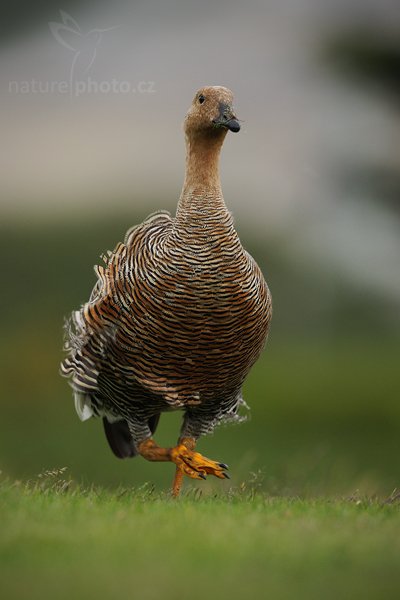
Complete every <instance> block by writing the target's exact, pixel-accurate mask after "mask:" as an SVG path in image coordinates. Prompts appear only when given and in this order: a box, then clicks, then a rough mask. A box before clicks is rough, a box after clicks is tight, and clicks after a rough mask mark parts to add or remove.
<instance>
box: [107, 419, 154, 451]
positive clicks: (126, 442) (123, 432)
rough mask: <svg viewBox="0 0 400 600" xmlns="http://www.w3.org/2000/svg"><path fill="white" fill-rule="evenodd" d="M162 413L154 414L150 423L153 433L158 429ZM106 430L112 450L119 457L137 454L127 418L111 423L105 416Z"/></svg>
mask: <svg viewBox="0 0 400 600" xmlns="http://www.w3.org/2000/svg"><path fill="white" fill-rule="evenodd" d="M159 420H160V415H159V414H158V415H153V416H152V417H151V418H150V419H149V421H148V423H149V427H150V430H151V433H154V432H155V430H156V429H157V425H158V421H159ZM103 425H104V432H105V434H106V438H107V441H108V443H109V446H110V448H111V450H112V451H113V452H114V454H115V456H117V457H118V458H132V457H133V456H137V454H138V452H137V450H136V448H135V444H134V442H133V438H132V435H131V432H130V431H129V427H128V423H127V421H125V419H121V420H120V421H115V422H114V423H110V422H109V421H108V419H107V417H103Z"/></svg>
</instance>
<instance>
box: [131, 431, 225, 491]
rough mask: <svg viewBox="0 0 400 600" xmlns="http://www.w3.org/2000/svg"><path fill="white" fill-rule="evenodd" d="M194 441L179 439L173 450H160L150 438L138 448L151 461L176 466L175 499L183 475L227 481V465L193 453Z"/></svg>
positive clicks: (191, 439) (173, 489)
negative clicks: (211, 476)
mask: <svg viewBox="0 0 400 600" xmlns="http://www.w3.org/2000/svg"><path fill="white" fill-rule="evenodd" d="M195 444H196V442H195V440H194V439H193V438H181V439H180V440H179V442H178V444H177V446H174V447H173V448H161V447H160V446H157V444H156V443H155V442H154V440H152V439H151V438H150V439H148V440H145V441H144V442H142V443H141V444H139V446H138V450H139V453H140V454H141V455H142V456H143V458H146V459H147V460H151V461H162V462H168V461H171V462H173V463H175V464H176V473H175V478H174V483H173V488H172V495H173V496H174V497H175V498H176V497H177V496H178V495H179V492H180V490H181V486H182V480H183V475H187V476H188V477H191V478H192V479H206V476H207V475H215V477H219V478H220V479H229V475H228V473H226V470H227V468H228V466H227V465H225V464H224V463H220V462H215V461H214V460H210V459H209V458H206V457H205V456H202V455H201V454H199V453H198V452H194V447H195Z"/></svg>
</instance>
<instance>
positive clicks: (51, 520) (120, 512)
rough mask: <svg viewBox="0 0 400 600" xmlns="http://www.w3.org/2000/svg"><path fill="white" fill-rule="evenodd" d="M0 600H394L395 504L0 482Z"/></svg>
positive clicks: (54, 479)
mask: <svg viewBox="0 0 400 600" xmlns="http://www.w3.org/2000/svg"><path fill="white" fill-rule="evenodd" d="M0 506H1V511H0V514H1V521H2V523H1V539H0V561H1V583H0V593H1V597H2V598H5V599H7V600H13V599H22V598H30V599H31V600H36V599H39V598H40V599H41V600H46V599H47V598H54V597H57V599H58V600H63V599H64V598H65V599H68V600H70V598H77V599H80V598H85V599H88V600H90V599H91V598H101V599H102V600H107V599H108V598H110V599H111V598H118V597H121V596H123V597H126V598H140V599H143V600H153V599H154V600H156V599H157V600H158V599H162V600H169V599H171V600H179V599H186V598H191V599H193V600H197V599H199V600H200V599H201V600H202V599H203V598H212V599H214V598H218V599H221V600H222V599H224V598H227V599H230V600H233V599H235V598H240V599H242V598H259V597H262V598H273V599H280V598H318V599H319V598H321V599H322V598H324V599H325V598H328V599H330V598H332V599H335V600H336V599H339V598H363V599H364V598H377V599H378V598H386V599H390V598H398V590H399V586H400V504H399V502H398V499H397V498H396V497H395V496H394V495H393V496H392V497H391V498H389V499H388V500H386V501H378V500H377V499H367V498H362V497H358V496H356V497H352V498H347V499H330V500H327V499H322V498H320V499H318V500H307V501H306V500H301V499H298V498H282V497H269V496H266V495H265V494H264V493H261V492H260V491H259V490H258V488H257V482H256V481H255V482H254V483H253V484H247V485H246V484H244V485H242V486H241V489H236V490H235V489H227V490H226V492H221V493H219V494H218V495H215V494H211V495H202V494H201V493H200V492H199V491H198V490H196V489H188V490H187V491H186V493H185V494H184V495H183V497H182V498H181V499H180V500H178V501H174V500H172V499H170V498H169V497H168V495H166V494H163V493H159V492H154V490H153V489H152V488H151V487H148V486H144V487H142V488H140V489H137V490H136V491H135V490H133V489H128V488H126V489H119V490H117V491H114V492H109V491H106V490H104V489H101V488H98V489H96V488H92V489H83V488H82V486H77V485H75V484H73V483H72V482H71V481H69V480H68V478H66V474H65V473H57V472H54V473H50V474H46V475H44V476H42V477H39V478H37V479H36V480H34V481H31V482H29V483H27V484H26V483H25V484H22V483H19V484H15V483H14V484H11V483H9V482H3V484H2V485H1V487H0Z"/></svg>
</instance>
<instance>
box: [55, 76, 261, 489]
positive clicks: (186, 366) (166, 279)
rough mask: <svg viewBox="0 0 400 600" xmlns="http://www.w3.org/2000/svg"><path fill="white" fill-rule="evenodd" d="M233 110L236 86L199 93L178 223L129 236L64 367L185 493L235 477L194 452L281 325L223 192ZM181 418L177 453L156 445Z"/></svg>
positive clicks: (188, 127)
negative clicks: (273, 324)
mask: <svg viewBox="0 0 400 600" xmlns="http://www.w3.org/2000/svg"><path fill="white" fill-rule="evenodd" d="M202 99H203V100H202ZM231 102H232V96H231V92H230V91H229V90H227V89H226V88H221V87H207V88H203V89H202V90H200V91H199V92H198V93H197V94H196V96H195V99H194V101H193V104H192V107H191V109H190V111H189V113H188V115H187V117H186V121H185V132H186V139H187V165H186V179H185V183H184V187H183V191H182V195H181V198H180V201H179V204H178V209H177V214H176V217H175V218H172V217H171V216H170V215H169V213H167V212H164V211H163V212H159V213H155V214H153V215H151V216H150V217H148V218H147V219H146V220H145V221H144V222H143V223H142V224H140V225H138V226H136V227H133V228H132V229H130V230H129V231H128V233H127V234H126V237H125V241H124V243H119V244H118V245H117V247H116V248H115V250H114V251H113V252H109V253H108V254H107V256H105V257H103V260H104V263H105V264H104V265H103V266H98V267H95V270H96V272H97V276H98V281H97V284H96V285H95V287H94V289H93V292H92V294H91V296H90V299H89V302H87V303H86V304H85V305H84V306H83V307H82V308H81V309H80V310H78V311H76V312H74V313H73V315H72V318H71V320H70V321H69V322H68V325H67V336H66V350H67V351H68V357H67V358H66V359H65V360H64V361H63V363H62V367H61V369H62V373H63V374H64V375H66V376H70V377H71V385H72V387H73V390H74V395H75V404H76V408H77V411H78V414H79V416H80V418H81V419H83V420H84V419H86V418H89V417H90V416H92V415H94V416H103V420H104V426H105V431H106V435H107V439H108V441H109V443H110V446H111V448H112V449H113V451H114V453H115V454H116V455H117V456H119V457H121V458H122V457H125V456H133V455H134V454H136V453H137V452H140V453H141V454H142V455H143V456H145V458H148V459H149V460H173V461H174V462H175V463H176V464H177V476H176V480H175V487H174V490H175V494H177V493H178V491H179V487H180V480H181V473H182V472H185V473H186V474H188V475H190V476H191V477H197V478H199V477H204V476H205V474H208V473H212V474H214V475H217V476H218V477H224V476H225V477H226V476H227V474H226V465H222V463H213V461H208V462H209V463H210V464H206V462H207V460H208V459H204V457H201V455H198V454H197V453H194V452H193V451H192V450H193V447H194V443H195V440H197V438H198V437H199V436H200V435H202V434H204V433H207V432H209V431H212V429H213V428H214V426H215V425H216V424H217V423H218V422H220V421H222V420H225V419H237V418H238V416H237V411H238V408H239V406H240V404H242V403H243V400H242V395H241V387H242V384H243V381H244V379H245V377H246V375H247V374H248V372H249V370H250V368H251V367H252V365H253V364H254V362H255V361H256V360H257V358H258V356H259V354H260V352H261V351H262V349H263V346H264V344H265V341H266V337H267V332H268V327H269V323H270V319H271V296H270V294H269V290H268V287H267V284H266V283H265V281H264V278H263V276H262V273H261V271H260V269H259V268H258V266H257V264H256V263H255V261H254V260H253V259H252V257H251V256H250V255H249V254H248V253H247V252H246V251H245V250H244V249H243V247H242V245H241V243H240V240H239V238H238V235H237V234H236V231H235V229H234V226H233V220H232V217H231V215H230V213H229V212H228V210H227V209H226V206H225V203H224V200H223V197H222V192H221V188H220V183H219V175H218V158H219V152H220V148H221V146H222V143H223V140H224V137H225V135H226V133H227V131H228V129H230V130H232V131H238V130H239V124H238V122H237V120H236V117H235V116H234V114H233V110H232V108H231ZM176 409H182V410H184V412H185V416H184V422H183V427H182V431H181V438H180V442H181V443H180V445H178V446H177V447H176V448H181V450H180V451H179V452H178V451H176V452H175V450H176V448H175V449H160V448H158V447H157V446H156V445H155V443H154V442H153V441H152V440H151V436H152V434H153V433H154V431H155V428H156V426H157V423H158V418H159V415H160V413H161V412H164V411H168V410H176ZM182 448H183V450H182ZM163 451H164V452H163ZM190 452H191V455H190V456H188V453H190ZM192 455H193V456H192ZM196 457H197V458H196ZM198 457H201V458H202V459H204V461H206V462H204V461H203V463H202V462H201V459H200V458H198ZM211 463H213V466H210V465H211ZM215 465H219V467H215ZM221 465H222V466H221Z"/></svg>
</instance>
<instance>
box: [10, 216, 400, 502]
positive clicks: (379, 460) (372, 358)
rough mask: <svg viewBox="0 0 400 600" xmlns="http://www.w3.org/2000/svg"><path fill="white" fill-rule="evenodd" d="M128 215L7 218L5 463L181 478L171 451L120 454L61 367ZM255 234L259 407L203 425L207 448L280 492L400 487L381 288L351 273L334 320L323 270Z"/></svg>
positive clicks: (121, 477)
mask: <svg viewBox="0 0 400 600" xmlns="http://www.w3.org/2000/svg"><path fill="white" fill-rule="evenodd" d="M137 220H139V216H138V218H137ZM129 222H132V223H134V222H135V219H133V220H131V221H129V218H128V217H127V216H120V217H119V218H118V219H115V218H110V219H109V220H108V221H107V222H105V221H103V220H100V221H95V222H93V221H91V222H90V223H81V224H80V225H77V224H76V223H73V222H70V223H67V224H65V225H63V226H61V225H57V226H55V225H53V226H51V227H47V228H44V227H39V226H30V227H27V226H26V225H19V226H18V229H11V228H10V227H7V229H5V228H2V231H1V255H2V256H3V257H5V256H7V255H8V256H11V257H12V260H3V282H4V283H6V288H7V296H8V297H10V296H11V297H12V299H13V301H12V302H9V303H7V304H6V306H5V307H4V308H3V310H2V338H1V346H0V351H1V354H0V360H1V365H2V377H1V385H2V390H1V401H2V407H1V425H0V427H1V434H0V456H1V468H2V470H3V475H8V476H10V477H11V478H29V477H31V476H33V475H36V474H38V473H40V472H42V471H43V470H45V469H48V468H52V467H62V466H68V468H69V470H70V475H71V476H72V477H73V478H75V479H77V480H78V481H79V480H84V481H85V482H92V483H98V484H102V485H106V486H117V485H119V484H127V485H134V486H136V485H141V484H142V483H144V482H145V481H151V482H154V483H156V484H157V486H160V487H167V486H168V485H169V483H170V480H171V478H172V476H173V466H172V465H168V464H150V463H146V461H144V460H143V459H141V458H137V459H134V460H126V461H119V460H117V459H116V458H114V456H113V455H112V454H111V452H110V450H109V448H108V445H107V443H106V440H105V437H104V435H103V431H102V425H101V422H99V421H96V420H93V419H92V420H90V421H89V422H86V423H80V422H79V420H78V418H77V416H76V414H75V409H74V407H73V401H72V395H71V390H70V388H69V386H68V384H67V381H66V380H65V379H63V378H61V377H60V376H59V374H58V368H59V362H60V360H61V358H62V337H63V332H62V324H63V316H64V315H67V314H68V313H69V311H70V309H71V307H77V306H79V305H80V303H81V302H83V301H84V300H85V298H87V296H88V293H89V291H90V289H91V286H92V284H93V283H94V281H95V275H94V273H93V272H92V270H91V267H90V265H92V264H94V263H96V261H97V260H98V254H99V249H107V248H112V247H113V244H114V241H115V240H118V239H121V238H122V237H123V233H124V231H125V229H126V225H127V223H129ZM242 237H243V238H244V242H245V244H246V241H247V242H248V243H247V244H246V246H247V248H248V249H249V250H251V251H252V253H253V254H254V255H255V256H256V257H257V258H258V259H259V262H260V264H261V266H262V268H263V269H264V272H265V274H266V275H267V277H268V281H269V283H270V286H271V289H272V292H273V296H274V302H275V315H274V323H273V327H272V332H271V335H270V339H269V342H268V345H267V348H266V351H265V352H264V354H263V356H262V358H261V359H260V360H259V362H258V363H257V365H256V366H255V368H254V369H253V371H252V373H251V375H250V377H249V378H248V381H247V384H246V387H245V398H246V400H247V402H248V403H249V405H250V406H251V411H250V419H249V420H248V421H247V422H246V423H244V424H241V425H235V426H230V427H228V426H227V427H222V428H220V429H218V430H217V431H216V432H215V434H214V435H212V436H210V437H206V438H203V440H202V441H201V442H200V448H201V450H202V451H203V452H204V453H205V454H206V455H209V456H211V457H214V458H219V459H220V460H224V461H227V462H228V463H229V465H230V467H231V471H232V477H233V480H232V483H233V484H234V485H240V483H241V482H242V481H243V480H248V479H249V477H250V478H251V477H252V476H251V475H250V473H251V472H253V473H258V472H259V471H260V473H259V474H258V477H257V481H258V483H260V482H262V484H263V487H264V489H265V490H266V491H268V492H269V493H271V494H300V495H306V496H309V495H319V494H324V495H325V494H350V493H353V492H355V491H356V490H357V489H358V490H360V492H362V493H369V494H373V493H378V494H382V495H384V494H389V493H390V492H391V491H392V489H393V488H394V487H396V486H398V473H399V468H398V467H399V465H398V456H399V432H400V404H399V393H400V384H399V376H398V337H397V336H396V335H395V334H394V333H393V332H391V331H389V330H384V328H383V327H382V326H380V327H379V325H378V323H379V317H377V316H376V312H377V310H376V305H375V304H374V303H372V302H371V299H369V298H363V297H361V296H360V297H358V298H357V299H355V298H354V297H353V295H351V294H346V293H345V291H344V290H342V289H340V286H339V289H338V293H337V298H336V304H335V310H334V311H333V312H334V317H332V322H331V323H330V324H329V327H327V328H323V329H322V330H321V328H320V326H319V324H318V323H317V325H315V323H314V322H313V318H312V315H313V313H314V310H316V309H315V307H318V293H319V285H320V282H319V279H318V277H311V276H306V275H305V274H304V273H303V272H300V273H299V272H298V269H297V267H290V266H289V263H288V261H287V260H285V258H284V257H283V255H282V253H281V254H280V253H279V251H278V248H277V247H276V246H274V245H272V246H271V247H268V246H265V245H263V244H261V243H260V244H257V243H255V241H254V239H251V237H248V236H246V235H243V236H242ZM305 288H306V289H307V293H305ZM303 295H304V298H303ZM308 297H311V298H312V302H311V303H308V300H307V298H308ZM380 310H382V308H380ZM318 321H319V319H318ZM313 325H314V327H313ZM180 419H181V415H180V413H176V414H168V415H163V417H162V421H161V426H160V430H159V432H158V433H157V439H158V441H160V442H161V443H165V444H168V445H170V444H172V443H173V442H174V441H175V439H176V437H177V435H178V431H179V426H180ZM202 485H203V486H204V485H205V484H203V482H202ZM207 485H209V486H213V485H221V484H220V482H216V483H213V482H208V483H207Z"/></svg>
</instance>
